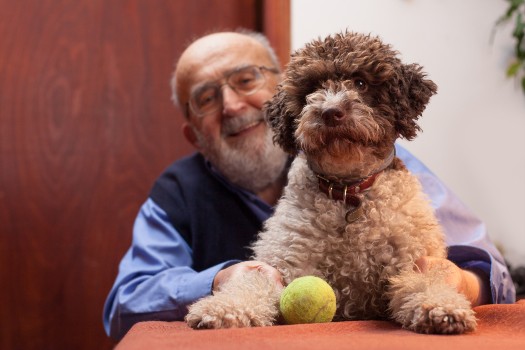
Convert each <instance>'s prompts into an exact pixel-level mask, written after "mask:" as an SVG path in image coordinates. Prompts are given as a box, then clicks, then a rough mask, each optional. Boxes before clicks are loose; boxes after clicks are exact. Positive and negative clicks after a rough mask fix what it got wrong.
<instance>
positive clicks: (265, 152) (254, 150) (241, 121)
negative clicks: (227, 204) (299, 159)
mask: <svg viewBox="0 0 525 350" xmlns="http://www.w3.org/2000/svg"><path fill="white" fill-rule="evenodd" d="M256 118H260V116H258V114H257V115H255V114H253V115H248V116H246V117H237V118H233V119H229V120H232V121H234V120H235V121H234V122H231V123H230V124H231V125H229V126H228V125H223V129H231V128H235V127H239V126H240V125H248V124H250V123H252V122H253V121H254V120H256ZM225 123H228V122H225ZM194 131H195V134H196V135H197V139H198V143H199V146H200V147H201V153H202V154H203V155H204V157H206V158H207V159H208V160H209V161H210V162H211V163H212V164H213V166H214V167H216V168H217V170H218V171H219V172H220V173H221V174H222V175H224V176H225V177H226V178H227V179H228V180H230V181H231V182H232V183H234V184H235V185H237V186H240V187H242V188H244V189H247V190H249V191H252V192H253V193H257V192H259V191H261V190H263V189H265V188H266V187H267V186H268V185H270V184H271V183H273V182H274V181H276V180H277V179H278V177H279V176H280V175H282V172H283V170H284V168H285V166H286V163H287V159H288V156H287V155H286V153H285V152H284V151H283V150H282V149H281V148H280V147H279V146H276V145H274V143H273V140H272V137H273V133H272V131H271V130H270V129H269V128H267V129H266V131H265V133H264V135H263V136H262V137H252V138H250V137H246V138H244V140H243V142H239V143H237V144H236V145H235V146H231V145H230V144H228V143H227V142H225V141H224V138H221V139H220V140H218V141H213V140H207V139H206V138H205V137H204V136H203V135H202V134H201V133H200V132H199V131H198V130H196V129H194ZM223 134H224V132H223Z"/></svg>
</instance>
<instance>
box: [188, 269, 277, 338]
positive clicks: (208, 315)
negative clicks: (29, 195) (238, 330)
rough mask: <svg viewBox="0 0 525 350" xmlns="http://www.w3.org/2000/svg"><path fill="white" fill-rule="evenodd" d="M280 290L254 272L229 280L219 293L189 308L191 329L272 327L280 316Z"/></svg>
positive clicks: (261, 274) (266, 278)
mask: <svg viewBox="0 0 525 350" xmlns="http://www.w3.org/2000/svg"><path fill="white" fill-rule="evenodd" d="M281 291H282V287H281V286H279V285H277V284H276V282H275V281H274V280H272V279H270V278H268V277H267V276H266V275H265V274H264V273H262V272H259V271H257V270H253V271H248V272H243V273H239V274H236V275H234V276H232V278H231V279H230V280H228V281H227V282H225V283H224V284H223V285H222V286H221V289H220V291H218V292H215V293H214V295H211V296H209V297H206V298H203V299H201V300H199V301H197V302H196V303H195V304H193V305H191V306H190V307H189V312H188V315H187V316H186V318H185V319H186V322H187V323H188V324H189V325H190V326H191V327H193V328H231V327H254V326H271V325H272V324H273V323H275V321H276V319H277V317H278V316H279V298H280V295H281Z"/></svg>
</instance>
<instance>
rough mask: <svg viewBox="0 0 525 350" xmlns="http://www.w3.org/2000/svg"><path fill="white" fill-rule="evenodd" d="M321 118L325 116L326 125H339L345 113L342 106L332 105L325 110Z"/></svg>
mask: <svg viewBox="0 0 525 350" xmlns="http://www.w3.org/2000/svg"><path fill="white" fill-rule="evenodd" d="M321 118H323V120H324V122H325V124H326V125H329V126H337V125H339V124H340V123H341V122H343V120H344V119H345V113H344V111H343V110H342V109H340V108H334V107H330V108H326V109H325V110H323V112H322V113H321Z"/></svg>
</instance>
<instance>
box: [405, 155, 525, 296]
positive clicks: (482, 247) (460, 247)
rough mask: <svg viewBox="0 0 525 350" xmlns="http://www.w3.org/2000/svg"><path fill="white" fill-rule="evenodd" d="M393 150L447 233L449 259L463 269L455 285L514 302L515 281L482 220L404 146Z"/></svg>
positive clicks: (460, 288)
mask: <svg viewBox="0 0 525 350" xmlns="http://www.w3.org/2000/svg"><path fill="white" fill-rule="evenodd" d="M396 152H397V156H398V157H399V158H401V159H402V160H403V162H404V163H405V165H406V166H407V168H408V170H410V172H412V173H413V174H414V175H416V176H417V177H418V179H419V181H420V182H421V184H422V186H423V190H424V192H425V193H426V194H427V196H428V197H429V198H430V200H431V202H432V206H433V207H434V209H435V213H436V216H437V218H438V220H439V223H440V224H441V226H442V227H443V229H444V231H445V234H446V241H447V245H448V259H449V260H450V261H452V262H454V264H455V265H457V266H458V267H459V268H460V269H461V271H462V272H461V275H460V276H456V280H458V281H463V282H461V283H463V287H461V286H458V289H459V290H460V291H461V290H462V288H467V289H468V290H469V291H470V292H469V293H472V292H473V291H476V290H478V291H479V295H478V297H479V298H480V299H479V301H478V302H479V303H513V302H514V301H515V300H516V292H515V290H514V284H513V283H512V280H511V277H510V274H509V272H508V270H507V267H506V264H505V261H504V259H503V257H502V256H501V254H500V252H499V251H498V250H497V249H496V247H495V246H494V244H493V243H492V242H491V241H490V238H489V236H488V233H487V230H486V226H485V224H484V223H483V222H482V221H481V220H480V219H479V218H477V217H476V216H475V215H474V214H473V213H472V211H471V210H470V209H468V208H467V207H466V206H465V205H464V204H463V203H462V202H461V201H460V200H459V199H458V198H457V197H456V196H455V195H454V194H453V193H452V192H451V191H450V189H448V188H447V187H446V186H445V185H444V184H443V183H442V182H441V181H440V180H439V179H438V178H437V177H436V176H435V175H434V174H433V173H432V172H431V171H430V170H429V169H428V168H427V167H426V166H425V165H424V164H423V163H421V162H420V161H419V160H418V159H417V158H415V157H414V156H413V155H412V154H410V153H409V152H408V151H407V150H406V149H404V148H403V147H401V146H399V145H396ZM456 272H458V271H457V270H456ZM465 283H467V284H465ZM487 291H489V292H490V293H489V296H488V298H486V297H485V296H484V293H487ZM475 294H476V293H475ZM471 298H472V299H475V296H471ZM472 301H473V300H472ZM473 302H474V301H473Z"/></svg>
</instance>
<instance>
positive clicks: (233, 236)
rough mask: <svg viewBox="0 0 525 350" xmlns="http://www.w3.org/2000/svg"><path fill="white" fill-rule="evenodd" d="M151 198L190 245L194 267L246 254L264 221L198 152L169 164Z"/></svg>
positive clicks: (245, 255) (158, 180)
mask: <svg viewBox="0 0 525 350" xmlns="http://www.w3.org/2000/svg"><path fill="white" fill-rule="evenodd" d="M150 198H151V199H153V201H154V202H155V203H156V204H157V205H159V206H160V207H161V208H162V209H163V210H164V211H165V212H166V213H167V215H168V217H169V219H170V221H171V223H172V224H173V226H174V227H175V229H176V230H177V231H178V232H179V233H180V234H181V236H182V237H183V238H184V240H185V241H186V242H187V243H188V245H189V246H190V248H191V249H192V252H193V266H192V268H193V269H194V270H196V271H202V270H205V269H207V268H209V267H211V266H214V265H216V264H219V263H221V262H224V261H226V260H234V259H238V260H247V259H248V258H249V256H250V254H251V251H250V250H249V249H248V248H247V247H248V245H249V244H250V243H251V242H252V241H253V240H254V239H255V237H256V235H257V232H259V231H260V229H261V227H262V223H261V222H260V220H259V219H258V218H257V217H256V216H255V214H254V213H253V212H252V211H251V210H250V209H249V208H248V207H247V206H246V205H245V204H244V203H243V201H242V200H241V199H240V198H239V196H238V195H237V194H236V193H235V192H233V191H232V190H231V189H228V188H227V187H226V186H225V185H224V184H222V183H221V182H220V181H219V180H218V179H217V178H216V177H214V176H213V175H212V174H211V173H210V170H209V169H208V168H207V167H206V164H205V160H204V157H202V155H201V154H199V153H195V154H193V155H191V156H188V157H186V158H183V159H180V160H178V161H176V162H175V163H173V164H172V165H171V166H169V167H168V168H167V169H166V170H165V171H164V173H163V174H162V175H161V176H160V177H159V178H158V179H157V181H156V182H155V183H154V185H153V188H152V190H151V193H150Z"/></svg>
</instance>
